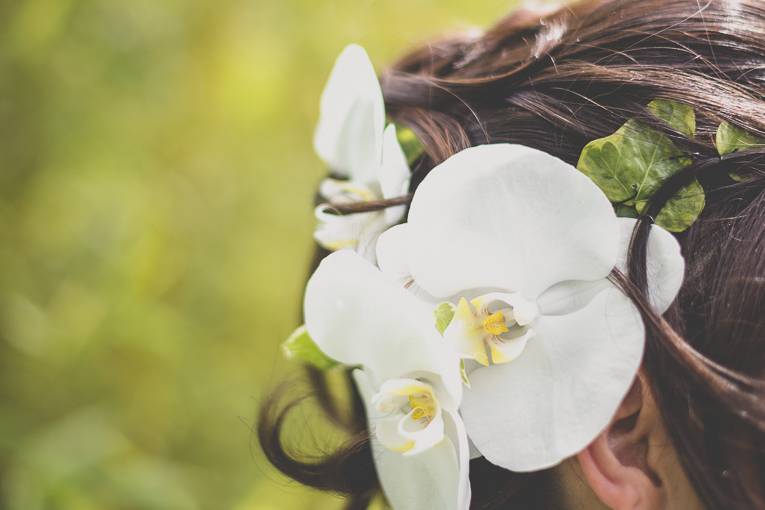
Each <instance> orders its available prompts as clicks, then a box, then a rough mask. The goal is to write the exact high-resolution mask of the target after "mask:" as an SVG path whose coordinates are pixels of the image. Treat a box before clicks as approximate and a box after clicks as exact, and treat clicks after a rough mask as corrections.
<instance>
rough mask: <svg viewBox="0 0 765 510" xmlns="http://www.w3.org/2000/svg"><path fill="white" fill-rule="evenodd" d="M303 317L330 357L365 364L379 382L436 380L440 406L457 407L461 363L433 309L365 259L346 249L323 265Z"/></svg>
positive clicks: (307, 296) (309, 289) (310, 286)
mask: <svg viewBox="0 0 765 510" xmlns="http://www.w3.org/2000/svg"><path fill="white" fill-rule="evenodd" d="M304 313H305V325H306V328H307V329H308V333H309V334H310V335H311V338H313V340H314V341H315V342H316V345H318V346H319V348H320V349H321V350H322V351H323V352H324V353H325V354H327V355H328V356H329V357H331V358H333V359H335V360H337V361H339V362H341V363H345V364H347V365H362V366H364V367H365V368H367V369H369V371H370V372H371V373H372V374H373V375H374V376H375V378H376V380H378V381H385V380H388V379H396V378H400V377H402V376H407V377H411V378H417V377H418V374H420V373H426V374H429V376H432V375H435V376H436V379H435V380H431V378H430V377H428V380H429V382H431V383H432V384H433V386H434V388H435V390H436V392H437V393H438V394H439V399H440V404H441V406H442V407H443V408H452V409H453V408H455V407H456V405H458V403H459V401H460V399H461V396H462V380H461V377H460V367H459V362H458V361H456V360H457V357H456V353H454V352H453V351H452V350H451V349H450V348H449V345H448V343H446V342H444V340H443V339H442V338H441V337H440V335H439V334H438V331H436V328H435V325H434V323H433V316H432V313H431V308H430V305H428V304H426V303H425V302H422V301H420V300H419V299H417V298H416V297H415V296H414V295H412V294H411V293H409V292H407V291H406V290H405V289H404V288H403V287H401V286H399V285H398V284H397V283H396V282H395V281H394V280H392V279H389V278H386V277H385V276H384V275H383V274H382V273H381V272H380V271H379V270H378V269H377V268H375V267H374V266H373V265H372V264H370V263H369V262H367V261H366V260H364V259H363V258H362V257H361V256H360V255H358V254H356V253H354V252H352V251H350V250H342V251H338V252H335V253H332V254H330V255H329V256H328V257H326V258H325V259H324V260H323V261H322V263H321V264H320V265H319V267H318V268H317V270H316V272H315V273H314V274H313V276H312V277H311V278H310V280H309V281H308V285H307V287H306V294H305V301H304ZM439 390H443V392H445V393H443V394H442V392H440V391H439Z"/></svg>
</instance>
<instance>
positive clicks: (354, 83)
mask: <svg viewBox="0 0 765 510" xmlns="http://www.w3.org/2000/svg"><path fill="white" fill-rule="evenodd" d="M314 148H315V150H316V153H317V154H318V155H319V157H320V158H321V159H322V160H323V161H324V163H325V164H326V165H327V166H328V167H329V168H330V170H331V171H332V173H333V174H334V175H336V176H338V177H342V178H343V179H342V180H340V179H325V180H324V181H323V182H322V184H321V187H320V190H319V192H320V195H321V196H322V197H323V199H325V200H326V201H327V203H325V204H322V205H320V206H319V207H318V208H317V209H316V218H317V220H318V221H319V226H318V228H317V229H316V232H315V236H314V237H315V238H316V241H317V242H318V243H319V244H320V245H321V246H323V247H325V248H327V249H329V250H339V249H343V248H353V249H355V250H356V251H358V252H359V253H361V254H363V255H366V256H367V258H369V259H371V260H373V259H374V248H375V241H376V239H377V236H379V235H380V233H381V232H383V231H384V230H385V229H386V228H387V227H389V226H391V225H395V224H396V223H398V222H399V221H401V219H402V218H403V215H404V207H403V206H397V207H392V208H388V209H386V210H385V211H378V212H369V213H360V214H346V215H343V214H338V213H337V210H336V208H333V207H332V206H333V205H342V204H347V203H350V202H361V201H363V202H366V201H373V200H380V199H384V198H394V197H397V196H401V195H402V194H405V193H406V191H407V188H408V184H409V175H410V172H409V165H408V163H407V160H406V156H405V155H404V152H403V150H402V149H401V145H400V144H399V142H398V138H397V136H396V127H395V126H394V125H393V124H391V125H389V126H388V127H387V128H386V127H385V103H384V101H383V95H382V89H381V88H380V83H379V81H378V80H377V75H376V74H375V70H374V67H373V66H372V62H371V61H370V60H369V57H368V56H367V53H366V52H365V51H364V49H363V48H361V47H360V46H358V45H350V46H348V47H346V48H345V50H344V51H343V52H342V53H341V54H340V56H339V57H338V59H337V62H336V63H335V67H334V68H333V70H332V73H331V74H330V77H329V81H328V82H327V85H326V88H325V89H324V93H323V94H322V97H321V109H320V116H319V123H318V126H317V128H316V133H315V136H314Z"/></svg>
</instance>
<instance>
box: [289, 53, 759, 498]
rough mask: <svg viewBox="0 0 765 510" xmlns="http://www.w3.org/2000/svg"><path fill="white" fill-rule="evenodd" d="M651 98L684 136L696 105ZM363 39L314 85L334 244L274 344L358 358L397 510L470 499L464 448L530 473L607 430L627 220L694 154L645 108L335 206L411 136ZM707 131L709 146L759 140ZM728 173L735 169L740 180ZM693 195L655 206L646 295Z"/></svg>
mask: <svg viewBox="0 0 765 510" xmlns="http://www.w3.org/2000/svg"><path fill="white" fill-rule="evenodd" d="M648 111H649V112H650V113H651V114H652V115H653V116H654V117H655V118H656V119H657V120H658V121H660V122H663V123H665V125H666V127H667V128H668V129H670V130H671V131H674V132H676V133H680V134H682V135H684V136H688V137H693V136H694V135H695V129H696V122H695V115H694V112H693V110H692V109H691V108H690V107H688V106H685V105H682V104H680V103H676V102H671V101H664V100H655V101H653V102H651V103H650V104H649V105H648ZM385 124H386V117H385V108H384V103H383V96H382V91H381V89H380V85H379V82H378V80H377V77H376V74H375V71H374V68H373V66H372V64H371V62H370V60H369V58H368V57H367V54H366V52H365V51H364V50H363V49H362V48H361V47H359V46H355V45H351V46H349V47H347V48H346V49H345V50H344V51H343V53H342V54H341V55H340V57H339V58H338V60H337V63H336V64H335V68H334V70H333V71H332V74H331V76H330V78H329V82H328V84H327V87H326V89H325V91H324V93H323V96H322V99H321V115H320V120H319V124H318V127H317V130H316V136H315V140H314V145H315V149H316V152H317V153H318V155H319V156H320V157H321V159H322V160H323V161H324V162H325V163H326V164H327V165H328V167H329V168H330V169H331V170H332V172H333V175H335V176H336V177H337V178H331V179H326V180H324V181H323V182H322V184H321V188H320V194H321V196H322V197H323V199H324V200H325V201H326V203H324V204H322V205H320V206H319V207H318V208H317V209H316V216H317V219H318V220H319V226H318V228H317V230H316V233H315V237H316V240H317V241H318V242H319V243H320V244H321V245H322V246H324V247H325V248H328V249H330V250H334V251H335V252H334V253H332V254H330V255H329V256H327V257H326V258H325V259H324V260H323V262H322V263H321V264H320V266H319V267H318V269H317V270H316V272H315V273H314V274H313V276H312V277H311V278H310V280H309V282H308V285H307V288H306V293H305V302H304V314H305V326H303V327H301V328H299V329H298V330H297V331H296V332H295V333H294V334H293V335H292V336H291V337H290V338H289V339H288V340H287V342H286V343H285V344H284V349H285V353H286V354H287V355H288V356H289V357H291V358H297V359H299V360H300V361H302V362H305V363H310V364H312V365H314V366H316V367H319V368H321V369H328V368H331V367H333V366H336V365H342V366H351V367H356V368H355V369H354V371H353V375H354V378H355V381H356V384H357V386H358V389H359V392H360V394H361V396H362V398H363V400H364V402H365V405H366V409H367V417H368V421H369V427H370V437H371V441H372V451H373V455H374V460H375V463H376V467H377V473H378V476H379V478H380V482H381V484H382V487H383V490H384V492H385V495H386V497H387V498H388V501H389V502H390V503H391V505H392V506H393V507H394V508H396V509H425V508H438V509H467V508H468V507H469V503H470V484H469V478H468V470H469V461H470V459H471V458H475V457H480V456H483V457H485V458H486V459H487V460H488V461H490V462H492V463H494V464H496V465H498V466H501V467H503V468H506V469H509V470H512V471H518V472H526V471H536V470H540V469H544V468H547V467H551V466H554V465H556V464H558V463H559V462H561V461H562V460H564V459H566V458H567V457H569V456H571V455H574V454H576V453H577V452H579V451H581V450H582V449H584V448H585V447H586V446H587V445H588V444H589V443H590V442H591V441H593V440H594V439H595V438H596V436H597V435H598V434H599V433H600V432H601V431H602V430H604V429H605V428H606V426H607V425H608V423H609V422H610V421H611V419H612V418H613V416H614V414H615V412H616V410H617V408H618V406H619V404H620V402H621V400H622V399H623V397H624V396H625V395H626V393H627V392H628V390H629V388H630V386H631V385H632V382H633V380H634V377H635V375H636V373H637V370H638V368H639V366H640V363H641V358H642V355H643V348H644V343H645V331H644V325H643V322H642V320H641V317H640V313H639V312H638V310H637V309H636V307H635V306H634V305H633V304H632V302H631V301H630V300H629V299H628V298H627V297H626V296H624V295H623V294H622V293H621V292H620V291H619V290H618V289H617V288H616V287H615V286H614V285H613V284H612V283H611V282H610V281H609V275H610V274H611V273H612V271H613V270H614V269H618V270H621V271H622V272H625V273H626V271H627V267H626V259H627V252H628V247H629V243H630V239H631V236H632V232H633V230H634V228H635V225H636V222H637V220H636V219H635V217H637V216H639V215H643V214H645V213H646V211H647V207H648V204H649V203H650V198H651V196H652V195H653V193H655V192H656V190H657V189H659V188H660V187H661V186H662V184H664V183H665V182H666V181H667V180H668V179H670V178H671V177H672V176H673V175H675V174H677V173H678V172H680V171H681V170H683V169H684V168H686V167H688V166H689V165H690V164H691V163H692V156H691V155H687V154H684V152H683V151H682V150H681V149H679V148H678V147H676V146H675V144H674V143H673V142H672V141H671V139H670V138H669V137H668V136H667V135H666V134H664V133H663V132H661V131H660V130H656V129H654V128H652V127H649V126H648V125H647V124H644V123H641V122H639V121H637V120H631V121H629V122H627V123H626V124H625V125H624V126H622V128H620V129H619V130H618V131H617V132H616V133H614V134H613V135H611V136H609V137H606V138H603V139H600V140H595V141H593V142H591V143H590V144H588V145H587V147H585V149H584V150H583V152H582V155H581V158H580V160H579V163H578V167H577V168H575V167H573V166H570V165H569V164H567V163H565V162H563V161H561V160H559V159H557V158H555V157H553V156H551V155H549V154H546V153H544V152H541V151H538V150H535V149H532V148H529V147H524V146H520V145H511V144H493V145H483V146H477V147H472V148H469V149H466V150H463V151H461V152H459V153H457V154H455V155H454V156H452V157H450V158H449V159H447V160H446V161H444V162H443V163H441V164H439V165H438V166H436V167H435V168H434V169H433V170H431V171H430V173H429V174H428V175H427V177H425V179H424V180H423V181H422V183H421V184H420V185H419V186H418V188H417V190H416V192H415V193H414V195H413V196H412V199H411V204H410V206H409V212H408V215H407V218H406V223H403V224H399V223H401V221H402V220H404V216H405V207H404V206H401V205H400V206H396V207H391V208H387V209H384V210H380V211H368V212H362V213H358V214H342V212H341V211H339V209H342V207H343V206H344V205H346V204H349V203H355V202H369V201H376V200H381V199H391V198H394V197H399V196H401V195H402V194H405V193H406V192H407V190H408V184H409V176H410V169H409V164H410V163H412V162H413V161H414V160H416V159H417V158H419V156H420V155H421V154H422V147H421V146H419V145H418V144H417V143H416V139H415V138H414V137H413V135H412V133H411V131H408V130H402V129H397V128H396V127H395V126H394V125H393V124H390V125H388V126H387V127H386V125H385ZM759 143H760V141H759V140H756V139H753V138H751V137H747V135H746V134H745V133H743V132H741V131H739V130H737V128H734V127H733V126H730V125H728V124H724V125H723V126H721V127H720V129H719V130H718V136H717V145H718V150H719V151H720V153H721V154H727V153H730V152H733V151H735V150H739V149H742V148H746V147H748V146H751V145H754V144H759ZM734 177H736V176H734ZM703 207H704V191H703V189H702V188H701V186H700V184H699V183H698V182H697V181H695V180H692V181H691V182H690V183H689V184H686V185H685V186H684V187H682V188H681V189H680V190H679V191H678V192H677V193H676V194H675V195H674V196H672V197H671V198H670V199H669V200H668V201H667V202H666V203H665V204H664V206H663V208H662V209H661V211H660V212H659V213H658V214H657V215H656V217H655V218H653V219H654V220H655V221H654V223H655V224H654V225H652V226H651V227H650V228H651V230H650V234H649V237H648V245H647V269H648V272H647V284H648V296H649V299H650V302H651V304H652V306H653V308H654V309H655V311H656V312H657V313H659V314H661V313H663V312H664V311H666V310H667V308H668V307H669V306H670V304H671V303H672V302H673V301H674V299H675V297H676V295H677V293H678V291H679V289H680V286H681V284H682V281H683V273H684V268H685V263H684V259H683V257H682V255H681V252H680V246H679V244H678V242H677V241H676V240H675V238H674V236H673V235H672V234H670V233H669V232H668V231H675V232H679V231H682V230H685V229H686V228H688V227H689V226H690V225H691V224H692V223H693V221H695V219H696V218H697V217H698V216H699V214H700V213H701V210H702V209H703Z"/></svg>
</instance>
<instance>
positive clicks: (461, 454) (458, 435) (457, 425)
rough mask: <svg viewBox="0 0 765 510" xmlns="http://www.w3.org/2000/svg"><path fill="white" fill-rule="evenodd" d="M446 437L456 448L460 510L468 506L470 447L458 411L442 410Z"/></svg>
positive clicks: (469, 495)
mask: <svg viewBox="0 0 765 510" xmlns="http://www.w3.org/2000/svg"><path fill="white" fill-rule="evenodd" d="M444 424H445V431H446V437H447V438H449V439H450V441H451V442H452V444H453V445H454V446H455V448H456V450H457V461H458V463H459V484H458V486H457V487H458V490H457V502H458V503H457V507H458V508H459V509H461V510H468V509H469V508H470V498H471V494H470V459H471V449H470V442H469V440H468V436H467V432H466V431H465V424H464V423H463V421H462V417H461V416H460V415H459V413H456V412H452V411H444Z"/></svg>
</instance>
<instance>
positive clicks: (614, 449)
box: [577, 377, 665, 510]
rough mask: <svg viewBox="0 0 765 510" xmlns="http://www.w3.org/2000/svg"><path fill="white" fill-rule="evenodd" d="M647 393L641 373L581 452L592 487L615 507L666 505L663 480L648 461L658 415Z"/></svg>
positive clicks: (642, 509) (635, 509) (633, 509)
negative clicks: (651, 438) (593, 439)
mask: <svg viewBox="0 0 765 510" xmlns="http://www.w3.org/2000/svg"><path fill="white" fill-rule="evenodd" d="M646 397H647V396H646V395H645V394H644V389H643V384H642V382H641V380H640V378H639V377H638V378H636V379H635V383H634V384H633V386H632V389H631V390H630V392H629V394H628V395H627V396H626V397H625V398H624V401H623V402H622V404H621V406H620V407H619V410H618V411H617V413H616V415H615V416H614V419H613V421H612V422H611V424H610V425H609V427H608V428H607V429H606V430H605V431H604V432H603V433H602V434H601V435H600V436H598V437H597V439H595V441H593V443H592V444H590V446H588V447H587V448H586V449H585V450H584V451H582V452H581V453H580V454H579V455H578V456H577V458H578V460H579V464H580V466H581V468H582V471H583V473H584V476H585V478H586V480H587V482H588V484H589V485H590V488H591V489H592V491H593V492H594V493H595V495H596V496H597V497H598V498H599V499H600V500H601V501H602V502H603V503H604V504H605V505H607V506H608V507H609V508H612V509H614V510H656V509H661V508H664V507H665V498H664V490H663V488H662V483H661V481H660V479H659V477H658V476H656V474H655V473H653V471H652V470H651V467H650V466H649V464H648V447H649V446H648V445H649V438H650V436H651V433H652V431H653V430H654V429H655V426H656V417H657V416H656V413H655V409H653V406H652V405H651V404H652V401H651V400H650V397H648V398H646ZM646 404H648V405H646Z"/></svg>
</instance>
